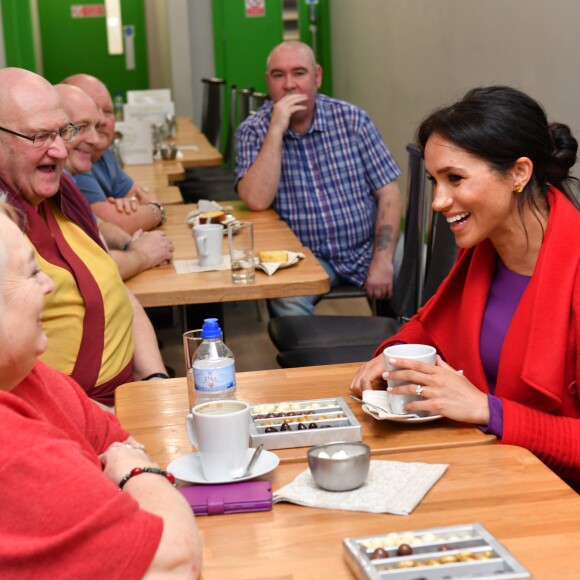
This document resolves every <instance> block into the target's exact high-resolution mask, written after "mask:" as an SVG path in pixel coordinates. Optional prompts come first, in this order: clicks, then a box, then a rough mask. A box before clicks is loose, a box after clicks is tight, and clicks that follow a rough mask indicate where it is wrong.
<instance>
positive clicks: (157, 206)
mask: <svg viewBox="0 0 580 580" xmlns="http://www.w3.org/2000/svg"><path fill="white" fill-rule="evenodd" d="M149 205H152V206H153V213H154V214H155V215H157V212H159V215H160V216H161V219H160V220H159V222H158V223H157V225H158V226H162V225H163V224H165V222H166V221H167V216H166V215H165V208H164V207H163V206H162V205H161V204H160V203H159V202H158V201H150V202H149Z"/></svg>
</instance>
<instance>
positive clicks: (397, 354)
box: [383, 344, 437, 416]
mask: <svg viewBox="0 0 580 580" xmlns="http://www.w3.org/2000/svg"><path fill="white" fill-rule="evenodd" d="M436 354H437V351H436V350H435V348H434V347H432V346H429V345H426V344H394V345H392V346H388V347H387V348H385V350H384V351H383V357H384V365H385V369H386V370H387V371H393V370H396V368H397V367H394V366H393V365H391V364H390V363H389V359H392V358H408V359H414V360H419V361H421V362H424V363H426V364H429V365H434V364H435V355H436ZM387 383H388V385H389V387H396V386H398V385H405V384H407V383H406V382H405V381H393V380H388V381H387ZM387 398H388V401H389V406H390V407H391V413H394V414H395V415H406V414H407V412H406V411H405V405H407V404H408V403H411V402H412V401H421V400H423V399H424V397H421V396H419V395H397V394H395V393H388V397H387ZM416 414H417V415H420V416H427V415H428V414H429V413H424V412H419V413H416Z"/></svg>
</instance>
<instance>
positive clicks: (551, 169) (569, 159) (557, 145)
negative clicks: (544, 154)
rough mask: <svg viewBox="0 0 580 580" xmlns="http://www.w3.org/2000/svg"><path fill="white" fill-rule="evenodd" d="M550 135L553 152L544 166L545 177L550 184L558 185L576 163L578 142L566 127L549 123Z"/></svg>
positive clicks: (561, 124)
mask: <svg viewBox="0 0 580 580" xmlns="http://www.w3.org/2000/svg"><path fill="white" fill-rule="evenodd" d="M549 131H550V135H551V137H552V141H553V143H554V150H553V152H552V156H551V159H550V161H549V162H548V163H547V166H546V177H547V178H548V181H550V182H551V183H558V182H560V181H561V180H562V179H564V178H565V177H567V175H568V172H569V170H570V168H572V167H573V166H574V164H575V163H576V153H577V151H578V141H576V139H575V138H574V136H573V135H572V133H571V131H570V127H568V125H564V124H563V123H551V124H550V126H549Z"/></svg>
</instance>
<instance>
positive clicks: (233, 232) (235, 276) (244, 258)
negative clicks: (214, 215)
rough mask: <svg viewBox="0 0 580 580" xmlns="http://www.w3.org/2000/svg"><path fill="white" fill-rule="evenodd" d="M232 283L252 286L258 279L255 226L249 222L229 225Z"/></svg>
mask: <svg viewBox="0 0 580 580" xmlns="http://www.w3.org/2000/svg"><path fill="white" fill-rule="evenodd" d="M228 240H229V243H230V260H231V264H232V282H233V283H234V284H251V283H252V282H254V281H255V279H256V263H255V261H254V224H253V223H252V222H248V221H241V222H234V223H231V224H229V225H228Z"/></svg>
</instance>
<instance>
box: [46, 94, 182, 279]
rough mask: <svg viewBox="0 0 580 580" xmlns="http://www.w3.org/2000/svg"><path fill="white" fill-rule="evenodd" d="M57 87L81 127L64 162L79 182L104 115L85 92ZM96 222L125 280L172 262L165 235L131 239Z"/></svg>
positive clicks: (107, 224)
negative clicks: (77, 177) (79, 175)
mask: <svg viewBox="0 0 580 580" xmlns="http://www.w3.org/2000/svg"><path fill="white" fill-rule="evenodd" d="M54 88H55V89H56V91H57V93H58V94H59V96H60V99H61V101H62V104H63V107H64V110H65V112H66V114H67V115H68V118H69V120H70V122H71V123H72V124H73V125H75V126H76V127H78V128H79V133H78V135H77V136H76V138H75V140H74V141H71V142H69V143H67V149H68V159H67V161H66V163H65V168H66V170H67V171H68V172H69V173H70V174H71V175H72V178H73V179H74V180H75V181H76V176H78V174H79V173H84V172H87V171H90V170H91V168H92V164H93V163H92V154H93V151H94V149H95V147H97V145H98V144H99V139H100V134H99V132H98V130H99V127H100V125H101V114H100V113H99V110H98V109H97V105H96V104H95V102H94V101H93V99H91V97H89V95H87V93H85V92H84V91H83V90H82V89H79V88H78V87H76V86H74V85H65V84H59V85H55V87H54ZM97 220H98V221H97V225H98V228H99V232H100V233H101V236H102V237H103V238H104V241H105V243H106V246H107V249H108V250H109V252H110V254H111V256H112V257H113V259H114V260H115V262H117V266H118V267H119V272H120V274H121V278H123V280H128V279H129V278H132V277H133V276H135V275H137V274H139V273H140V272H143V271H144V270H149V269H150V268H154V267H156V266H159V265H160V264H166V263H168V262H170V261H171V258H172V256H173V243H172V241H171V239H170V238H168V237H167V235H166V234H165V233H164V232H161V231H155V232H143V230H137V231H136V232H135V233H134V234H133V235H132V236H131V234H129V233H127V232H126V231H125V230H123V229H122V228H120V227H119V226H117V225H116V224H113V223H111V222H107V221H104V220H101V219H99V218H97Z"/></svg>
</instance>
